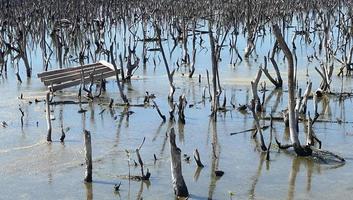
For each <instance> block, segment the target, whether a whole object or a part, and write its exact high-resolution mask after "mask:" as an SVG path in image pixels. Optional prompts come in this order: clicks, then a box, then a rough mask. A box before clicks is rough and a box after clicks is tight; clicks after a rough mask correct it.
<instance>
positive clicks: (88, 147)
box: [83, 130, 92, 183]
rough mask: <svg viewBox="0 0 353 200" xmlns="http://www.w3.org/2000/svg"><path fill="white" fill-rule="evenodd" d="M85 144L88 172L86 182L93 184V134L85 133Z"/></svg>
mask: <svg viewBox="0 0 353 200" xmlns="http://www.w3.org/2000/svg"><path fill="white" fill-rule="evenodd" d="M83 134H84V142H85V162H86V172H85V179H84V181H85V182H88V183H90V182H92V144H91V133H90V132H89V131H87V130H84V131H83Z"/></svg>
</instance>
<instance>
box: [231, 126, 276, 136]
mask: <svg viewBox="0 0 353 200" xmlns="http://www.w3.org/2000/svg"><path fill="white" fill-rule="evenodd" d="M268 127H270V126H261V127H260V129H261V130H266V129H267V128H268ZM253 131H257V127H256V128H250V129H246V130H243V131H239V132H233V133H230V135H237V134H240V133H246V132H253Z"/></svg>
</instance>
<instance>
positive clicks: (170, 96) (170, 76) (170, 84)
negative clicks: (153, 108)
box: [154, 24, 175, 102]
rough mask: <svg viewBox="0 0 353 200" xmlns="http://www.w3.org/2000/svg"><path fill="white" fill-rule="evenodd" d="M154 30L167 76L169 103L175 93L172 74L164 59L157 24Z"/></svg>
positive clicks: (159, 30)
mask: <svg viewBox="0 0 353 200" xmlns="http://www.w3.org/2000/svg"><path fill="white" fill-rule="evenodd" d="M154 28H155V31H156V34H157V43H158V46H159V48H160V51H161V53H162V57H163V61H164V65H165V68H166V70H167V75H168V80H169V86H170V91H169V95H168V99H169V101H171V102H173V95H174V92H175V86H174V84H173V74H174V72H170V70H169V66H168V61H167V58H166V57H165V53H164V50H163V45H162V39H161V29H160V28H159V27H158V25H157V24H155V25H154Z"/></svg>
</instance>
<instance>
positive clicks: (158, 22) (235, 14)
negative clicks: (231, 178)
mask: <svg viewBox="0 0 353 200" xmlns="http://www.w3.org/2000/svg"><path fill="white" fill-rule="evenodd" d="M351 4H352V3H351V2H349V1H338V0H337V1H318V0H312V1H290V0H285V1H272V0H261V1H255V0H247V1H241V0H236V1H197V0H192V1H186V0H182V1H173V2H170V3H169V4H166V3H165V2H164V1H162V0H152V1H135V0H133V1H127V0H123V1H113V0H109V1H98V0H94V1H86V0H84V1H74V0H64V1H53V0H49V1H44V0H29V1H17V0H16V1H1V2H0V9H1V10H2V11H3V12H1V13H0V74H3V73H7V70H8V69H7V68H8V65H9V64H11V63H12V64H13V65H12V66H13V67H14V68H15V71H16V75H17V76H16V77H17V79H18V80H19V82H22V81H21V77H20V69H22V68H21V67H22V66H24V69H25V70H26V76H27V77H31V75H32V71H33V68H32V66H31V53H30V52H31V50H33V49H35V47H37V46H38V44H39V47H40V50H41V54H42V62H43V70H44V71H46V70H48V69H49V68H50V67H52V66H53V64H52V63H51V62H52V61H53V60H55V62H57V63H58V66H59V67H60V68H61V67H64V66H65V65H67V64H68V63H70V62H77V63H80V64H84V63H88V62H95V61H97V60H100V59H107V60H109V61H110V62H111V63H112V64H113V66H114V68H115V69H118V68H120V70H121V73H120V74H118V73H117V74H116V80H117V86H118V88H119V94H120V97H121V99H122V101H123V105H124V106H126V107H129V106H130V102H129V99H128V97H127V96H126V95H125V94H124V84H126V83H129V82H130V81H131V79H132V78H133V75H134V72H135V71H136V70H137V69H139V66H140V65H143V67H144V68H146V65H147V63H148V62H150V63H152V62H153V64H154V65H155V67H156V65H161V66H164V68H165V73H166V74H167V76H168V85H169V93H168V101H169V104H170V112H169V114H170V116H169V119H170V120H174V118H175V116H174V113H175V109H176V108H177V109H178V116H179V118H178V120H179V122H180V123H182V124H185V123H186V119H185V112H184V110H185V108H186V105H187V101H186V97H185V95H183V94H181V95H180V96H179V99H177V98H175V92H176V88H177V86H176V83H175V82H174V76H175V72H176V71H177V70H180V68H181V69H184V70H186V72H187V76H188V77H189V78H193V77H194V74H195V72H197V71H198V69H197V62H196V60H197V58H196V56H197V51H198V49H201V50H203V49H206V51H208V50H209V55H210V58H209V60H210V68H211V73H210V74H209V72H208V71H207V87H205V90H204V93H206V89H208V93H209V99H210V102H211V117H212V118H213V119H214V120H215V121H216V120H217V115H218V113H219V112H225V111H227V108H226V103H227V98H226V93H225V91H224V89H223V88H222V85H221V82H222V81H221V76H220V72H219V70H220V67H221V66H220V62H221V61H222V57H221V52H222V50H224V49H225V48H228V49H229V52H230V55H231V61H230V63H231V64H233V65H235V64H237V63H238V62H242V61H244V60H245V61H248V60H250V59H257V55H258V53H257V45H258V44H259V43H260V41H261V40H262V39H264V38H265V36H266V34H270V33H272V34H274V36H275V41H274V42H273V46H271V47H272V48H271V49H270V50H269V51H268V54H267V56H265V57H264V63H263V65H262V66H261V67H260V68H259V70H258V71H257V74H256V77H255V79H254V80H253V81H252V82H251V89H252V92H253V99H252V100H251V102H250V104H249V105H248V106H244V107H242V108H241V109H247V108H248V109H249V110H250V111H251V113H252V116H253V117H254V120H255V126H256V134H254V135H253V137H256V136H257V134H258V135H259V136H260V142H261V145H260V147H261V151H264V152H266V153H267V159H268V160H269V159H270V158H269V157H270V156H269V153H270V148H271V144H272V125H271V126H270V127H271V129H270V142H269V144H268V145H266V144H265V139H264V136H263V132H264V131H263V130H264V127H261V126H260V123H259V121H260V120H261V116H260V115H259V113H263V112H265V111H266V108H267V107H266V102H265V94H266V90H267V89H266V88H267V87H268V86H266V83H261V82H260V80H261V77H262V74H264V75H265V76H266V78H267V79H268V80H269V82H270V83H271V84H272V85H273V86H274V88H276V89H281V88H284V87H287V88H288V107H287V111H286V112H284V116H283V119H284V123H285V124H286V125H287V126H288V127H289V132H290V141H291V143H290V144H281V142H279V141H278V140H276V141H277V144H278V146H279V147H280V148H283V149H286V148H289V147H293V148H294V151H295V152H296V154H297V155H299V156H312V155H313V152H314V151H320V150H318V149H316V148H314V146H315V145H316V143H318V144H319V148H321V141H320V140H319V138H317V136H316V135H315V133H314V132H313V124H314V123H315V122H317V120H318V117H319V115H318V112H317V107H318V105H317V104H318V101H319V99H320V98H321V97H322V96H323V95H340V96H341V97H342V98H344V95H345V94H348V93H345V92H344V89H343V84H342V88H341V91H340V92H334V91H332V87H331V84H332V79H333V76H334V75H335V73H334V72H335V69H339V71H338V73H337V75H338V76H341V77H343V76H344V75H346V76H349V75H351V72H352V71H353V61H352V56H353V47H352V45H351V43H352V35H353V29H352V28H351V27H352V24H353V17H352V16H353V13H352V12H351V11H350V10H349V8H351V7H352V5H351ZM190 5H193V6H190ZM294 20H295V21H296V23H297V24H296V25H292V22H293V21H294ZM311 20H313V21H314V23H313V24H311V23H310V22H311ZM279 22H280V23H279ZM277 24H281V28H280V27H279V25H277ZM149 29H151V30H153V31H148V30H149ZM294 29H295V30H294ZM336 30H337V33H335V31H336ZM284 34H287V36H288V35H289V36H292V40H291V48H292V49H290V47H289V46H288V44H289V43H288V42H286V41H285V40H284V38H285V37H284ZM240 37H243V38H245V40H246V45H245V49H244V54H241V52H242V51H241V50H239V47H240V46H239V42H237V41H238V40H239V38H240ZM119 38H121V40H120V39H119ZM165 38H171V39H172V40H173V41H174V46H173V47H172V48H171V49H169V52H168V50H167V48H165V44H164V43H163V41H164V40H165ZM314 38H317V39H316V40H317V41H318V43H314V44H313V40H314ZM108 40H109V41H108ZM298 41H299V44H303V43H305V44H307V45H311V47H313V49H317V51H316V50H315V53H314V54H313V55H308V57H307V59H308V62H313V61H316V62H318V63H320V65H319V66H317V67H316V68H315V70H316V72H317V75H318V76H319V77H320V78H321V80H322V81H321V83H320V86H319V87H318V89H316V90H314V89H312V88H313V85H312V83H311V82H310V81H308V83H307V85H306V89H305V91H304V93H303V96H302V94H301V89H300V88H298V87H299V84H298V75H297V71H298V61H297V59H298V58H297V56H296V49H297V48H298V46H299V45H298ZM207 42H209V44H207ZM140 43H142V50H141V52H139V51H140V50H139V47H138V45H139V44H140ZM178 46H180V48H181V51H182V55H181V56H180V57H179V58H178V60H177V61H176V62H175V65H176V66H177V68H174V65H173V63H171V61H170V59H168V58H171V57H172V54H173V52H174V50H175V48H177V47H178ZM118 52H121V53H119V55H118ZM151 52H157V53H156V54H158V56H157V57H158V59H157V58H152V55H151ZM139 53H141V54H139ZM168 53H169V54H168ZM281 53H283V55H284V58H285V60H286V61H287V70H288V72H287V73H288V77H287V79H286V80H283V77H282V76H281V71H280V67H279V64H278V63H277V61H278V57H279V56H281V55H282V54H281ZM261 59H262V58H261ZM158 60H159V63H158ZM117 63H118V64H117ZM270 66H272V67H270ZM337 66H338V67H337ZM272 68H273V69H272ZM36 70H37V69H36ZM116 71H118V70H116ZM180 71H181V70H180ZM336 71H337V70H336ZM210 77H211V78H210ZM210 79H211V80H210ZM342 80H343V79H342ZM103 81H104V80H101V84H103ZM199 82H201V78H199ZM286 83H287V84H286ZM92 84H93V82H91V86H90V87H89V88H85V87H84V83H83V89H84V90H85V91H86V92H88V93H91V94H92V89H91V87H92ZM259 85H260V86H262V88H261V89H260V91H262V92H263V96H262V98H260V96H259V94H258V91H259ZM222 94H223V103H220V101H221V97H222ZM205 96H206V95H205V94H204V95H203V99H205ZM311 98H312V99H313V104H314V113H313V115H312V116H311V115H310V113H309V112H308V102H309V99H311ZM149 101H150V97H149V95H148V94H147V95H146V98H145V101H144V103H149ZM46 102H47V107H46V110H47V122H48V134H47V140H48V141H51V131H52V130H51V124H50V107H49V93H48V94H47V99H46ZM152 102H153V105H154V107H155V108H156V110H157V111H158V114H159V115H160V116H161V118H162V120H163V121H164V122H165V121H166V116H165V115H163V114H162V112H161V111H160V110H159V107H158V105H157V103H156V102H155V101H153V100H152ZM112 104H113V102H111V103H110V104H109V107H112ZM231 104H232V101H231ZM232 106H233V107H232V108H233V109H234V108H235V105H233V104H232ZM271 114H272V113H271ZM311 117H313V118H311ZM271 118H272V117H271ZM300 121H305V122H307V129H308V135H307V137H306V141H305V142H301V141H300V139H299V128H298V127H299V122H300ZM271 124H272V120H271ZM84 136H85V137H84V138H85V144H86V151H85V152H86V155H87V160H86V163H87V171H88V173H87V176H86V181H88V182H90V181H91V180H92V172H91V171H92V159H91V158H90V155H89V154H91V151H92V150H91V147H90V143H91V142H90V139H91V138H90V134H89V132H88V131H84ZM170 145H171V159H172V161H171V165H172V180H173V188H174V191H175V194H176V195H177V196H188V190H187V188H186V184H185V182H184V180H183V177H182V170H181V164H180V159H181V158H180V149H179V148H178V147H177V146H176V143H175V134H174V129H172V131H171V133H170ZM141 146H142V145H141ZM140 149H141V147H139V148H137V149H136V154H137V156H138V161H139V164H140V166H141V176H139V177H140V179H141V180H145V179H149V177H150V173H149V172H148V171H147V172H146V173H145V170H144V165H143V161H142V159H141V157H140V154H139V151H140ZM214 149H215V150H214V151H215V152H216V150H217V148H216V147H214ZM314 153H315V152H314ZM214 158H217V155H216V153H214ZM337 158H338V159H339V160H341V161H344V159H343V158H340V157H339V156H337ZM195 159H196V160H197V161H196V162H197V164H198V166H200V167H201V166H203V164H202V163H201V161H200V159H199V153H198V152H197V151H196V152H195ZM215 160H216V159H215ZM215 166H216V164H215Z"/></svg>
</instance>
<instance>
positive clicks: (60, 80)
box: [43, 66, 111, 86]
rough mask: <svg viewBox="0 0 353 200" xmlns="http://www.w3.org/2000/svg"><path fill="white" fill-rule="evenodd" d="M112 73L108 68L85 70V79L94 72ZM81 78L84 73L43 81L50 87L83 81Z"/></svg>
mask: <svg viewBox="0 0 353 200" xmlns="http://www.w3.org/2000/svg"><path fill="white" fill-rule="evenodd" d="M109 71H111V70H110V68H108V67H105V66H104V67H102V68H99V69H94V68H92V69H90V70H87V71H86V70H84V77H88V76H89V75H90V74H91V73H93V72H94V74H101V73H105V72H109ZM81 77H82V72H81V71H80V72H78V73H73V74H72V73H70V74H67V75H64V76H60V77H57V76H56V77H54V78H50V79H49V78H48V79H45V80H43V83H44V85H45V86H48V85H52V84H59V83H63V82H67V81H74V80H77V79H79V80H81Z"/></svg>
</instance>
